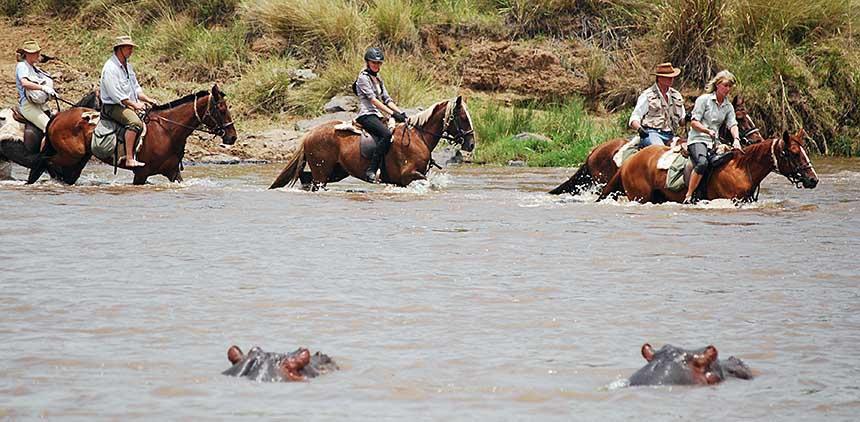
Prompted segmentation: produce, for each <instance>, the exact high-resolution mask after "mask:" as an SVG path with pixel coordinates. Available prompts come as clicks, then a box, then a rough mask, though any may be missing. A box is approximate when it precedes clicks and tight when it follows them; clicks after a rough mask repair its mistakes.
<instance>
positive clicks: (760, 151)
mask: <svg viewBox="0 0 860 422" xmlns="http://www.w3.org/2000/svg"><path fill="white" fill-rule="evenodd" d="M777 140H778V138H773V139H765V140H764V141H762V142H758V143H755V144H752V145H749V146H747V147H745V148H744V153H743V154H741V156H740V157H739V164H746V163H747V162H748V161H751V160H761V158H760V157H761V155H770V148H771V146H772V145H773V142H776V141H777Z"/></svg>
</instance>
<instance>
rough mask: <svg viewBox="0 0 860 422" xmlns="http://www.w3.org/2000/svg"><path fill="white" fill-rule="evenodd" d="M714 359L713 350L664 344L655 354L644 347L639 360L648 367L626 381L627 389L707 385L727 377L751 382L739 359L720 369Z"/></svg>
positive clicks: (732, 359) (713, 348) (715, 353)
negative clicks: (642, 386)
mask: <svg viewBox="0 0 860 422" xmlns="http://www.w3.org/2000/svg"><path fill="white" fill-rule="evenodd" d="M717 355H718V352H717V348H716V347H714V346H707V347H705V348H703V349H699V350H686V349H682V348H680V347H675V346H672V345H669V344H667V345H664V346H663V347H662V348H661V349H660V350H658V351H656V352H655V351H654V348H653V347H651V345H650V344H648V343H645V344H644V345H642V357H644V358H645V360H646V361H648V363H647V364H646V365H645V366H644V367H643V368H642V369H640V370H638V371H636V373H634V374H633V375H632V376H631V377H630V385H697V384H698V385H709V384H716V383H719V382H722V381H723V380H725V379H726V377H727V376H735V377H737V378H742V379H750V378H752V373H751V372H750V370H749V368H748V367H747V366H746V365H745V364H744V363H743V362H742V361H741V360H740V359H737V358H735V357H734V356H732V357H730V358H729V359H728V361H727V362H726V364H725V365H721V363H720V361H719V359H718V358H717Z"/></svg>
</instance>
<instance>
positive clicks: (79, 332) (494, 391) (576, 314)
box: [0, 159, 860, 421]
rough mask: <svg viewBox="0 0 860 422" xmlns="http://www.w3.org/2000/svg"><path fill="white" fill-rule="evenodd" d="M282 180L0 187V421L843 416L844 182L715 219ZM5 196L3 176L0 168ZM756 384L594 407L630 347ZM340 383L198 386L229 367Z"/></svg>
mask: <svg viewBox="0 0 860 422" xmlns="http://www.w3.org/2000/svg"><path fill="white" fill-rule="evenodd" d="M280 167H281V165H239V166H193V167H189V168H187V169H186V171H185V173H184V175H185V178H186V182H185V183H183V184H181V185H180V184H170V183H168V182H167V181H166V180H165V179H163V178H153V179H152V182H153V184H152V185H148V186H144V187H134V186H128V183H129V181H130V177H129V174H128V173H127V172H121V174H120V175H119V176H116V177H115V176H113V175H112V174H111V170H110V169H109V168H108V167H107V166H100V165H92V164H91V165H90V167H88V168H87V170H85V173H84V176H83V177H82V180H81V184H80V185H79V186H73V187H67V186H62V185H59V184H56V183H53V182H49V181H45V180H43V181H41V182H39V183H37V184H36V185H35V186H24V185H23V184H22V183H21V182H2V183H0V215H2V216H3V218H2V220H0V241H2V247H0V283H2V284H0V286H2V291H0V352H2V357H3V360H2V363H0V419H5V418H9V419H12V420H17V419H35V418H50V419H77V420H195V421H197V420H231V419H235V418H236V417H237V416H253V417H262V418H264V419H274V420H296V419H298V418H304V417H311V418H313V419H328V420H331V419H338V420H341V419H374V420H376V419H381V420H406V419H414V420H428V419H430V420H448V419H455V420H476V419H490V420H524V419H529V420H533V419H540V420H634V419H640V418H642V417H643V416H644V417H647V418H656V419H655V420H681V419H683V420H689V419H693V418H708V419H714V420H762V421H772V420H799V421H808V420H823V419H827V420H852V419H853V420H856V419H854V417H855V416H854V415H856V414H857V412H860V364H858V360H860V359H858V358H860V352H858V346H860V290H858V284H860V271H858V270H860V268H858V267H860V266H858V258H857V254H858V251H860V225H858V222H860V217H858V215H860V214H858V211H860V210H858V207H860V200H858V198H860V162H858V161H856V160H835V159H830V160H823V159H818V160H817V161H816V168H817V170H818V171H819V175H820V176H821V183H820V184H819V187H818V188H817V189H815V190H797V189H795V188H794V187H793V186H792V185H790V184H789V182H788V181H787V180H785V179H784V178H783V177H781V176H778V175H771V176H769V177H768V178H767V179H766V180H765V183H764V186H763V189H762V192H761V201H760V202H759V203H757V204H753V205H744V206H741V207H739V208H738V207H735V206H734V205H732V204H731V203H728V202H722V201H716V202H714V203H710V204H705V205H699V206H692V207H691V206H680V205H660V206H652V205H644V206H643V205H638V204H629V203H625V202H623V201H622V202H608V203H601V204H595V203H592V200H593V199H594V196H593V195H591V196H590V195H585V196H584V197H576V198H573V197H570V196H562V197H554V196H550V195H546V194H543V193H542V192H543V191H546V190H548V189H550V188H552V187H554V186H555V185H556V184H558V183H560V182H561V181H563V180H564V179H566V178H567V177H568V176H569V175H570V174H572V170H571V169H510V168H492V167H490V168H457V169H450V170H448V171H446V172H445V173H444V174H442V173H435V174H434V175H433V176H432V178H431V181H430V182H429V183H419V184H414V185H413V186H410V187H409V188H403V189H400V188H392V187H379V186H371V185H368V184H365V183H362V182H359V181H356V180H354V179H349V180H348V181H345V182H344V183H339V184H333V185H331V186H330V190H329V191H327V192H321V193H315V194H311V193H306V192H301V191H298V190H295V189H292V190H291V189H281V190H275V191H269V190H266V189H265V188H266V187H267V186H268V184H269V183H270V182H271V181H272V180H273V179H274V177H275V175H276V174H277V173H278V171H279V170H280ZM15 176H16V177H18V178H19V179H20V178H24V177H25V176H26V175H25V174H24V173H23V172H22V171H21V169H20V168H18V169H16V173H15ZM644 342H649V343H651V344H652V345H655V346H656V347H660V346H662V345H663V344H665V343H671V344H674V345H677V346H682V347H688V348H699V347H703V346H705V345H708V344H713V345H715V346H716V347H717V349H718V350H719V352H720V356H721V357H723V358H726V357H728V356H729V355H735V356H738V357H740V358H741V359H743V360H744V361H746V362H747V364H748V365H749V366H750V367H751V368H753V369H754V371H755V372H756V374H757V375H758V376H757V378H756V379H754V380H753V381H749V382H747V381H740V380H730V381H729V382H726V383H723V384H720V385H718V386H714V387H698V388H689V387H675V388H615V387H614V385H617V384H618V381H619V380H621V379H623V378H626V377H628V376H629V375H630V374H632V373H633V372H634V371H635V370H636V369H638V368H639V367H641V366H642V365H643V364H644V360H643V359H642V357H641V356H640V354H639V348H640V347H641V345H642V343H644ZM231 344H237V345H239V346H241V347H242V348H243V349H244V350H247V349H248V348H250V347H251V346H254V345H259V346H261V347H262V348H263V349H264V350H267V351H278V352H286V351H291V350H294V349H295V348H296V347H298V346H306V347H309V348H311V350H312V351H317V350H319V351H323V352H325V353H327V354H329V355H331V356H332V357H333V358H334V359H335V360H336V361H337V362H338V363H339V364H340V366H341V371H339V372H336V373H334V374H330V375H326V376H323V377H320V378H317V379H314V380H313V381H311V382H307V383H289V384H260V383H255V382H251V381H248V380H244V379H235V378H230V377H226V376H223V375H221V374H220V373H221V371H223V370H224V369H226V368H228V367H229V366H230V365H229V363H228V361H227V358H226V351H227V348H228V347H229V346H230V345H231Z"/></svg>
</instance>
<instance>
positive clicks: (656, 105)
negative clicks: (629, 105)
mask: <svg viewBox="0 0 860 422" xmlns="http://www.w3.org/2000/svg"><path fill="white" fill-rule="evenodd" d="M666 96H667V97H669V100H668V101H666V99H664V98H663V95H662V94H660V88H659V87H657V84H656V83H655V84H654V85H651V87H650V88H648V89H646V90H645V91H642V94H640V95H639V99H638V100H636V107H635V108H634V109H633V113H632V114H631V115H630V120H629V121H628V122H627V124H628V125H629V124H630V123H633V121H634V120H638V121H639V124H641V125H642V126H645V127H650V128H653V129H659V130H663V131H667V132H676V131H677V130H678V127H679V126H680V125H681V120H683V119H684V115H685V114H687V111H686V110H684V97H683V96H681V93H680V92H678V90H676V89H675V88H672V87H669V91H667V92H666Z"/></svg>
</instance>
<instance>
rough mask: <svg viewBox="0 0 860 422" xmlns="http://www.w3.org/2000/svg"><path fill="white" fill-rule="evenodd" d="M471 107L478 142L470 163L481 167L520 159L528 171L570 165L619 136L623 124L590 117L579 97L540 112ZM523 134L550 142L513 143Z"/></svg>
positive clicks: (477, 103)
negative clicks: (536, 167) (535, 167)
mask: <svg viewBox="0 0 860 422" xmlns="http://www.w3.org/2000/svg"><path fill="white" fill-rule="evenodd" d="M471 108H472V110H473V111H472V116H473V119H474V123H475V131H476V132H477V134H478V139H479V140H480V145H479V147H478V149H477V150H476V151H475V156H474V160H475V161H476V162H481V163H495V164H504V163H507V162H508V161H510V160H522V161H525V162H526V163H527V164H528V165H529V166H574V165H577V164H579V163H582V161H584V160H585V157H586V156H587V155H588V152H589V151H591V149H592V148H594V146H596V145H598V144H600V143H602V142H604V141H606V140H608V139H611V138H614V137H618V136H620V135H622V134H623V133H624V129H623V124H620V125H619V124H618V123H617V122H611V121H610V122H607V121H601V120H598V119H595V118H593V117H591V116H589V115H588V114H587V113H586V111H585V110H586V108H585V104H584V102H583V100H581V99H578V98H573V99H568V100H566V101H565V102H562V103H559V104H552V105H550V106H548V107H543V108H540V109H539V108H537V107H536V105H534V104H533V105H532V106H527V107H504V106H501V105H499V104H497V103H495V102H486V101H484V102H481V101H475V102H472V103H471ZM625 123H626V121H625ZM522 132H532V133H538V134H542V135H545V136H547V137H548V138H550V139H551V141H543V140H527V141H517V140H513V139H512V138H513V137H514V136H515V135H517V134H519V133H522Z"/></svg>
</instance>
